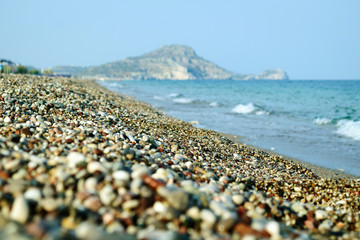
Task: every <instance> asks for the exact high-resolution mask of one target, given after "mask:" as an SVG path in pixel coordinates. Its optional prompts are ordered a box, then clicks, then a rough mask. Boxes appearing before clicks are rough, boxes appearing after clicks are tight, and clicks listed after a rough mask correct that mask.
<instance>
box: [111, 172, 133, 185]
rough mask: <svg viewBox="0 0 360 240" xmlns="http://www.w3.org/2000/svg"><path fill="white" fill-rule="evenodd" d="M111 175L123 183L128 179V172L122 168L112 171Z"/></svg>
mask: <svg viewBox="0 0 360 240" xmlns="http://www.w3.org/2000/svg"><path fill="white" fill-rule="evenodd" d="M112 177H113V178H114V179H116V180H119V181H122V182H124V183H128V182H129V181H130V174H129V173H128V172H127V171H124V170H119V171H116V172H113V174H112Z"/></svg>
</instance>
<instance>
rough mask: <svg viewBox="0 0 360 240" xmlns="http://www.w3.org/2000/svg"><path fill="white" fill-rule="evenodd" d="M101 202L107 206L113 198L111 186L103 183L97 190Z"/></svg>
mask: <svg viewBox="0 0 360 240" xmlns="http://www.w3.org/2000/svg"><path fill="white" fill-rule="evenodd" d="M99 197H100V200H101V202H102V203H103V204H104V205H106V206H108V205H110V203H111V202H112V201H113V200H114V199H115V194H114V192H113V188H112V186H110V185H105V186H104V187H103V188H102V189H101V190H100V192H99Z"/></svg>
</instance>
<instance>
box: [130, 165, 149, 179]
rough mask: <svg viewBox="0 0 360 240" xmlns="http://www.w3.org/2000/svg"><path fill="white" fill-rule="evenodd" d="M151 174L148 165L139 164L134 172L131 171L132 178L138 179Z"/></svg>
mask: <svg viewBox="0 0 360 240" xmlns="http://www.w3.org/2000/svg"><path fill="white" fill-rule="evenodd" d="M149 174H150V170H149V168H147V167H146V166H141V165H139V166H136V167H135V168H134V170H133V172H132V173H131V177H132V179H136V178H141V177H142V176H144V175H149Z"/></svg>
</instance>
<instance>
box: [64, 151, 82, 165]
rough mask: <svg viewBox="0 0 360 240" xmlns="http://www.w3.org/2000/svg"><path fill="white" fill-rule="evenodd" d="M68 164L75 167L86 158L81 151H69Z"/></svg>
mask: <svg viewBox="0 0 360 240" xmlns="http://www.w3.org/2000/svg"><path fill="white" fill-rule="evenodd" d="M67 159H68V164H69V167H70V168H75V167H76V166H77V164H79V163H81V162H84V161H85V160H86V157H85V155H84V154H82V153H78V152H71V153H70V154H69V155H68V156H67Z"/></svg>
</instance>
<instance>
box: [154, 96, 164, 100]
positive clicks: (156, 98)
mask: <svg viewBox="0 0 360 240" xmlns="http://www.w3.org/2000/svg"><path fill="white" fill-rule="evenodd" d="M154 99H155V100H161V101H165V100H166V98H164V97H161V96H154Z"/></svg>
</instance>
